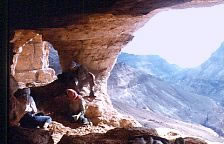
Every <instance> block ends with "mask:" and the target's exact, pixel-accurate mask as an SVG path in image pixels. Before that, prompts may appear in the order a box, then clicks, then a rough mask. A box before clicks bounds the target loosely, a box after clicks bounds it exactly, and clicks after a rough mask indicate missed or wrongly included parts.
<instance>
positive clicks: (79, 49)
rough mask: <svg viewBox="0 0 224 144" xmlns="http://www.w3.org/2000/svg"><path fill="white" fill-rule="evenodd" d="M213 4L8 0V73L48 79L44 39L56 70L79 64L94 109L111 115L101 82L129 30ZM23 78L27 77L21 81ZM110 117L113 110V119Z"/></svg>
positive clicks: (195, 0)
mask: <svg viewBox="0 0 224 144" xmlns="http://www.w3.org/2000/svg"><path fill="white" fill-rule="evenodd" d="M218 3H223V1H222V0H182V1H179V0H170V1H165V0H159V1H158V0H113V1H110V2H108V1H106V0H103V1H99V0H93V1H88V0H83V1H70V0H69V1H65V2H63V1H58V3H51V1H49V0H46V1H42V0H37V1H32V2H30V1H29V2H21V1H19V0H14V1H12V2H11V4H12V5H11V6H10V7H9V13H10V15H9V19H10V21H9V26H10V32H11V33H10V36H11V39H10V43H11V44H12V47H11V48H12V51H14V53H13V56H12V64H11V74H12V75H13V76H14V77H15V79H16V80H17V82H23V83H25V84H28V83H36V82H40V83H49V82H51V81H53V79H54V72H53V71H52V69H50V68H48V62H47V58H46V57H47V56H46V55H47V53H48V51H49V50H48V49H47V46H46V43H45V42H44V41H48V42H50V43H51V44H52V45H53V47H54V48H55V49H56V50H57V51H58V54H59V58H60V63H61V67H62V71H66V70H67V69H68V67H69V66H70V65H71V62H72V60H74V61H76V62H77V63H80V64H83V65H85V66H86V67H87V68H88V69H89V71H91V72H93V73H94V74H95V75H96V82H97V85H96V87H95V91H96V93H97V96H98V98H99V99H100V102H93V105H95V106H94V107H97V108H98V109H99V108H100V109H101V114H102V115H104V114H106V112H107V111H108V109H109V110H112V111H113V107H112V104H111V101H110V99H109V97H108V95H107V91H106V85H107V79H108V77H109V75H110V71H111V69H112V68H113V65H114V64H115V62H116V59H117V55H118V54H119V52H120V51H121V49H122V48H123V47H124V45H126V44H127V43H128V42H129V41H130V40H131V39H132V38H133V36H132V33H133V32H134V31H136V30H137V29H138V28H140V27H142V26H143V25H144V23H145V22H147V21H148V20H149V19H150V17H152V16H153V15H154V14H155V13H158V12H159V11H162V10H166V9H167V8H187V7H194V6H207V5H213V4H218ZM62 7H64V8H62ZM161 8H164V9H161ZM36 39H38V40H37V41H36ZM31 41H34V42H36V43H35V44H34V43H33V42H31ZM21 49H22V50H23V52H22V53H21V51H20V50H21ZM36 49H39V50H38V52H40V53H39V54H40V55H38V54H37V53H36ZM26 50H27V52H26ZM32 51H34V52H32ZM37 55H38V56H37ZM27 56H28V57H27ZM31 56H33V57H35V58H34V59H33V58H31ZM36 57H38V59H36ZM27 59H28V60H27ZM36 64H37V67H36ZM43 69H44V70H43ZM34 71H35V72H34ZM23 77H26V78H27V79H28V77H30V78H29V79H28V80H27V79H26V81H24V79H23ZM34 86H35V85H34ZM116 114H117V113H116V112H115V113H114V117H116V116H115V115H116ZM93 115H94V114H93ZM102 115H100V116H101V117H102ZM97 118H98V120H100V121H105V119H112V116H106V117H104V118H103V119H101V118H99V116H97ZM107 121H108V120H107ZM118 125H119V124H118Z"/></svg>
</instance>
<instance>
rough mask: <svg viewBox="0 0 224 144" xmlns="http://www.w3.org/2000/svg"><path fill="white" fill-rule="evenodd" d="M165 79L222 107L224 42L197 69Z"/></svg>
mask: <svg viewBox="0 0 224 144" xmlns="http://www.w3.org/2000/svg"><path fill="white" fill-rule="evenodd" d="M165 79H166V80H167V81H169V82H172V83H175V84H177V85H179V86H182V88H183V89H185V90H187V91H190V92H194V93H197V94H200V95H205V96H209V97H211V98H213V99H215V100H216V101H217V102H219V103H221V104H222V105H223V106H224V42H223V43H222V44H221V46H220V47H219V48H218V49H217V50H216V51H215V52H214V53H213V54H212V55H211V57H210V58H209V59H208V60H207V61H205V62H204V63H203V64H201V65H200V66H199V67H196V68H192V69H186V70H183V71H179V72H178V73H175V74H174V75H173V76H171V77H169V76H168V77H166V78H165Z"/></svg>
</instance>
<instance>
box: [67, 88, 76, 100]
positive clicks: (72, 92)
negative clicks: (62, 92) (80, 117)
mask: <svg viewBox="0 0 224 144" xmlns="http://www.w3.org/2000/svg"><path fill="white" fill-rule="evenodd" d="M66 94H67V96H68V98H69V99H77V98H79V95H78V94H77V92H76V91H75V90H73V89H67V90H66Z"/></svg>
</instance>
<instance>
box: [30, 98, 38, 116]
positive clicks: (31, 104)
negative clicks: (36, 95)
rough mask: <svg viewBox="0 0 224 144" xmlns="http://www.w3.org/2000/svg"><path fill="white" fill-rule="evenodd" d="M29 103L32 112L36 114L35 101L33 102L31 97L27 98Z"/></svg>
mask: <svg viewBox="0 0 224 144" xmlns="http://www.w3.org/2000/svg"><path fill="white" fill-rule="evenodd" d="M29 103H30V107H31V109H32V112H33V113H37V107H36V104H35V101H34V100H33V97H31V96H30V98H29Z"/></svg>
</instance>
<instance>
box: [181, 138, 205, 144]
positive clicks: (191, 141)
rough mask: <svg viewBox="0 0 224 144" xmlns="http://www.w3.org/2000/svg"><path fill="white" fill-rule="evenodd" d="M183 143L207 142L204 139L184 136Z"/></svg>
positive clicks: (199, 143)
mask: <svg viewBox="0 0 224 144" xmlns="http://www.w3.org/2000/svg"><path fill="white" fill-rule="evenodd" d="M184 142H185V144H207V142H205V141H204V140H201V139H199V138H192V137H186V138H184Z"/></svg>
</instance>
